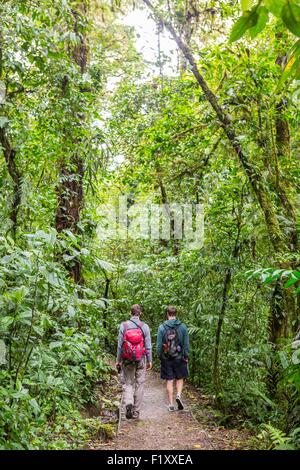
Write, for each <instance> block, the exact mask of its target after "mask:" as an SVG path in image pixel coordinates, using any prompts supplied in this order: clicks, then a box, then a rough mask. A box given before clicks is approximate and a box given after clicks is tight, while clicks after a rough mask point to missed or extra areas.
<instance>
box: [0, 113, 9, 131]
mask: <svg viewBox="0 0 300 470" xmlns="http://www.w3.org/2000/svg"><path fill="white" fill-rule="evenodd" d="M8 122H9V119H8V118H7V117H5V116H0V128H1V129H2V128H3V127H4V126H5V125H6V124H7V123H8Z"/></svg>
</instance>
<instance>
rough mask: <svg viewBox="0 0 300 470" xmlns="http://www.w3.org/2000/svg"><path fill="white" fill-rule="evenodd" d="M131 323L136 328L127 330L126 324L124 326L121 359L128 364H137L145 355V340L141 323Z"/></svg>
mask: <svg viewBox="0 0 300 470" xmlns="http://www.w3.org/2000/svg"><path fill="white" fill-rule="evenodd" d="M130 321H132V322H133V323H134V324H135V325H136V326H137V328H128V326H129V325H128V323H127V322H126V323H125V324H124V333H123V352H122V358H123V359H125V360H126V361H129V362H138V361H140V360H141V359H142V358H143V356H144V355H145V352H146V350H145V338H144V332H143V330H142V326H143V323H141V324H140V325H138V324H137V323H135V322H134V321H133V320H130Z"/></svg>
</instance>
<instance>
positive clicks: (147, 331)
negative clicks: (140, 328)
mask: <svg viewBox="0 0 300 470" xmlns="http://www.w3.org/2000/svg"><path fill="white" fill-rule="evenodd" d="M144 336H145V350H146V356H147V361H148V364H149V365H151V366H152V344H151V334H150V328H149V326H148V325H145V327H144Z"/></svg>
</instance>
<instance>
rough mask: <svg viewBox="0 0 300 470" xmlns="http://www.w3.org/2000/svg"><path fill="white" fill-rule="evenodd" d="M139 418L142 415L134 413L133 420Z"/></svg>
mask: <svg viewBox="0 0 300 470" xmlns="http://www.w3.org/2000/svg"><path fill="white" fill-rule="evenodd" d="M139 417H140V413H138V412H137V411H134V412H133V413H132V419H139Z"/></svg>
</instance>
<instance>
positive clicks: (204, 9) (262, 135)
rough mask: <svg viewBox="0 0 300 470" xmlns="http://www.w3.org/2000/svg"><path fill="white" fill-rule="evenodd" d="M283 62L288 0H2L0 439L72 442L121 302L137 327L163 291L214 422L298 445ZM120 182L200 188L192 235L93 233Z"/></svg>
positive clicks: (132, 199) (151, 196)
mask: <svg viewBox="0 0 300 470" xmlns="http://www.w3.org/2000/svg"><path fill="white" fill-rule="evenodd" d="M132 15H133V16H134V15H136V16H134V17H135V18H140V21H141V22H142V21H143V20H142V19H143V18H144V19H145V26H144V29H143V24H141V23H139V20H138V19H136V20H135V24H132V23H131V24H130V21H129V20H128V18H132ZM149 30H151V34H152V36H151V37H154V40H153V41H152V42H151V44H147V34H148V35H149ZM141 44H142V46H141ZM166 44H167V45H168V47H166ZM170 45H171V46H170ZM143 48H144V49H145V48H146V50H147V48H148V50H149V48H150V49H151V48H152V49H151V54H150V53H148V55H147V53H145V52H143ZM299 80H300V1H298V0H259V1H258V0H241V1H235V0H224V1H222V0H219V1H218V0H151V1H150V0H138V1H134V2H133V1H130V0H129V1H124V2H123V0H38V1H36V0H23V1H21V0H3V1H2V2H1V4H0V162H1V165H0V448H1V449H70V448H82V446H84V443H85V441H86V439H87V436H88V435H89V433H91V432H94V431H93V430H94V427H95V422H94V421H93V419H84V417H83V415H82V410H84V409H85V407H86V406H87V404H88V403H93V402H94V401H95V399H96V398H95V384H96V383H106V381H109V377H110V374H111V373H112V366H111V365H110V364H111V362H110V361H111V359H110V358H111V357H112V355H114V354H115V351H116V336H117V331H118V325H119V323H120V321H123V320H124V319H126V318H127V317H128V314H129V313H128V312H129V308H130V305H131V304H133V303H139V304H141V305H142V307H143V310H144V318H145V319H147V322H148V323H149V324H150V327H151V329H152V335H153V341H155V333H156V330H157V326H158V324H159V323H160V322H161V319H162V318H163V316H164V312H165V308H166V306H167V305H169V304H173V305H176V306H178V310H179V316H180V318H181V319H183V320H184V321H185V323H186V324H187V325H188V328H189V332H190V340H191V349H192V351H191V358H190V381H191V382H192V383H193V384H194V385H195V386H197V387H199V389H200V390H202V391H203V393H205V394H207V395H209V396H211V397H212V399H213V400H214V403H215V409H216V410H217V411H216V412H217V416H218V419H219V422H220V423H222V425H225V426H229V427H230V426H232V425H234V426H239V427H244V428H246V429H249V430H250V431H251V433H253V436H255V437H256V438H257V444H256V445H257V447H259V448H262V449H274V448H275V449H298V448H300V347H299V344H300V343H299V342H297V339H300V337H297V334H299V327H300V314H299V312H300V309H299V307H300V259H299V216H300V199H299V184H300V174H299V170H300V161H299V155H300V127H299V122H300V114H299V105H300V98H299V96H300V95H299V83H300V82H299ZM120 196H123V197H124V196H126V197H127V206H128V208H130V207H132V206H134V205H138V204H146V203H148V202H149V201H151V202H152V203H153V204H156V205H163V206H164V207H165V208H167V210H170V208H171V205H172V204H179V205H184V204H190V205H191V206H192V207H194V208H195V207H196V205H201V206H202V207H203V211H204V242H203V246H201V247H198V248H194V249H192V248H190V247H189V246H188V245H186V244H185V243H184V241H183V240H182V239H179V238H176V236H175V232H174V230H171V232H172V233H171V235H172V236H171V238H170V239H169V240H168V239H161V240H160V239H157V240H153V239H151V238H149V237H148V238H147V237H146V236H145V237H144V238H137V237H135V236H134V230H133V231H131V235H130V236H128V237H124V236H120V234H119V233H118V232H117V233H116V234H115V235H114V236H111V237H102V236H101V233H102V231H103V228H104V226H105V217H104V215H105V207H108V205H112V206H113V207H115V208H116V210H117V209H118V204H119V197H120ZM168 208H169V209H168ZM171 219H172V218H171ZM172 220H173V219H172ZM172 220H171V222H172ZM173 222H174V221H173ZM172 227H173V229H174V223H173V224H172V223H171V229H172ZM199 406H200V405H199Z"/></svg>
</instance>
